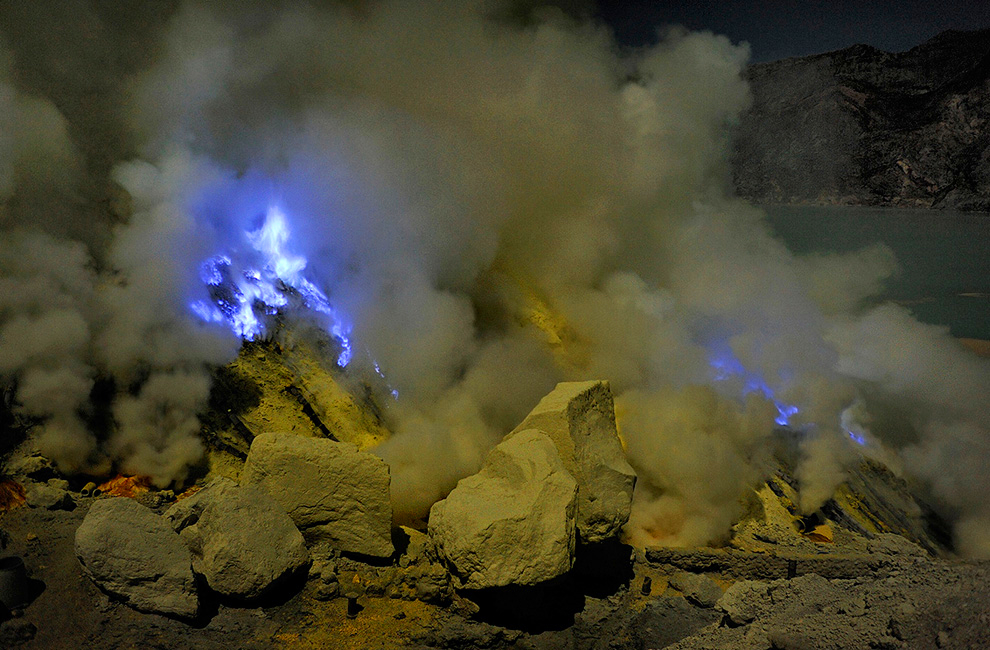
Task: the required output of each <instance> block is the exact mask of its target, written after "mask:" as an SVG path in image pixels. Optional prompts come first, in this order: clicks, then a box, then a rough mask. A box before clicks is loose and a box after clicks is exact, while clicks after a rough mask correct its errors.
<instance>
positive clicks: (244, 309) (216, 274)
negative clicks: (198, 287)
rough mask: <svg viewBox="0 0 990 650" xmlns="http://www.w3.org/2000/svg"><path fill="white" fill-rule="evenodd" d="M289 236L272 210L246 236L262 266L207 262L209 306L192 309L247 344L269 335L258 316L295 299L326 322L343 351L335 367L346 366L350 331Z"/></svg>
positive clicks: (227, 259)
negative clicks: (308, 272) (308, 271)
mask: <svg viewBox="0 0 990 650" xmlns="http://www.w3.org/2000/svg"><path fill="white" fill-rule="evenodd" d="M290 234H291V231H290V229H289V223H288V219H287V218H286V216H285V213H284V212H283V211H282V210H281V209H280V208H279V207H278V206H275V205H272V206H270V207H269V208H268V211H267V212H266V214H265V221H264V223H263V224H262V225H261V227H259V228H257V229H256V230H252V231H248V232H246V233H245V235H246V238H247V241H248V243H249V244H250V246H251V248H252V249H253V251H254V253H253V254H252V255H251V257H252V258H253V259H256V260H259V261H260V263H258V264H253V265H252V266H248V267H245V268H238V266H237V265H236V264H235V262H234V260H233V259H232V257H231V256H230V255H228V254H220V255H214V256H213V257H211V258H209V259H207V260H206V261H205V262H203V264H202V265H201V266H200V278H201V279H202V281H203V283H204V284H205V285H207V287H209V289H210V298H211V301H206V300H197V301H195V302H193V303H191V304H190V305H189V307H190V309H192V312H193V313H194V314H196V316H198V317H199V318H201V319H202V320H204V321H206V322H211V323H222V322H225V321H226V322H227V323H228V324H229V326H230V328H231V330H233V332H234V333H235V334H237V335H238V336H240V337H241V338H243V339H247V340H249V339H254V338H257V337H258V336H261V335H262V334H264V332H265V324H264V322H263V319H260V318H259V314H263V315H268V316H271V315H274V314H275V313H277V311H278V310H279V309H280V308H282V307H286V306H287V305H289V302H290V295H291V294H295V295H296V296H298V297H299V299H301V300H302V304H303V306H304V307H305V308H307V309H311V310H312V311H315V312H318V313H320V314H323V315H325V316H327V317H328V320H329V323H330V324H329V326H328V330H329V331H330V334H332V335H333V337H334V338H335V339H336V340H337V342H338V343H339V345H340V348H341V351H340V354H339V355H338V357H337V365H339V366H340V367H341V368H343V367H346V366H347V364H348V363H350V361H351V358H352V356H353V352H352V350H351V341H350V338H349V333H350V328H349V327H348V326H347V325H346V324H345V323H344V322H343V320H342V319H341V317H340V315H339V314H338V313H337V311H336V310H334V308H333V307H332V306H331V305H330V301H329V299H328V298H327V296H326V294H325V293H323V291H321V290H320V288H319V287H317V286H316V285H315V284H313V282H312V281H311V280H310V279H309V278H307V277H306V276H305V275H304V274H303V271H305V270H306V265H307V262H306V258H305V257H303V256H302V255H296V254H294V253H292V252H291V251H289V250H288V247H287V244H288V242H289V236H290Z"/></svg>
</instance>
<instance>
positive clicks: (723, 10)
mask: <svg viewBox="0 0 990 650" xmlns="http://www.w3.org/2000/svg"><path fill="white" fill-rule="evenodd" d="M597 5H598V13H599V16H600V17H601V18H603V19H604V20H605V21H606V22H608V23H609V24H611V25H612V27H613V28H614V29H615V31H616V34H617V36H618V38H619V41H620V42H622V43H624V44H627V45H643V44H646V43H648V42H652V41H653V40H655V34H656V30H657V27H658V26H662V25H664V24H669V23H676V24H681V25H684V26H686V27H688V28H690V29H708V30H711V31H714V32H717V33H720V34H725V35H726V36H728V37H729V38H731V39H732V41H733V42H736V43H738V42H740V41H748V42H749V43H750V45H751V46H752V52H753V57H752V58H753V60H754V61H772V60H775V59H781V58H785V57H789V56H803V55H806V54H818V53H821V52H829V51H832V50H837V49H841V48H844V47H848V46H850V45H855V44H857V43H866V44H868V45H872V46H874V47H877V48H880V49H882V50H887V51H893V52H899V51H903V50H908V49H910V48H912V47H913V46H915V45H917V44H919V43H921V42H923V41H925V40H927V39H929V38H931V37H932V36H934V35H936V34H938V33H939V32H942V31H945V30H947V29H980V28H984V27H990V0H941V1H935V2H920V1H918V0H903V1H900V2H891V1H887V2H876V1H872V0H816V1H809V2H796V1H773V0H769V1H767V2H758V1H748V2H746V1H742V0H707V1H706V0H696V1H694V2H691V1H676V0H671V1H666V2H665V1H663V0H624V1H623V0H597Z"/></svg>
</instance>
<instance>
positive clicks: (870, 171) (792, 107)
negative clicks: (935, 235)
mask: <svg viewBox="0 0 990 650" xmlns="http://www.w3.org/2000/svg"><path fill="white" fill-rule="evenodd" d="M747 77H748V79H749V81H750V84H751V88H752V93H753V105H752V107H751V108H750V109H749V110H748V111H747V112H746V113H744V114H743V116H742V117H741V121H740V124H739V126H738V131H737V138H736V147H735V150H734V152H733V160H732V162H733V175H734V178H735V182H736V187H737V189H738V191H739V193H740V194H741V195H742V196H744V197H746V198H748V199H750V200H752V201H754V202H757V203H764V204H781V203H783V204H824V205H829V204H835V205H878V206H898V207H916V208H955V209H962V210H977V211H990V128H988V127H990V30H980V31H971V32H965V31H948V32H944V33H942V34H939V35H938V36H936V37H934V38H932V39H930V40H928V41H926V42H925V43H923V44H921V45H919V46H917V47H915V48H913V49H911V50H909V51H907V52H899V53H891V52H884V51H881V50H878V49H876V48H873V47H870V46H868V45H854V46H852V47H850V48H847V49H844V50H839V51H836V52H829V53H826V54H819V55H814V56H808V57H802V58H792V59H784V60H782V61H774V62H771V63H760V64H754V65H751V66H750V67H749V68H748V70H747Z"/></svg>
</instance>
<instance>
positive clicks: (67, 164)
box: [0, 0, 990, 556]
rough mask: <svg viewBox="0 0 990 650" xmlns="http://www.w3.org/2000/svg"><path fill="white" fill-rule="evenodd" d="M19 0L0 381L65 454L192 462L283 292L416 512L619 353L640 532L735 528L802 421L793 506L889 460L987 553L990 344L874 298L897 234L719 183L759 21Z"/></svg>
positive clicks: (424, 6)
mask: <svg viewBox="0 0 990 650" xmlns="http://www.w3.org/2000/svg"><path fill="white" fill-rule="evenodd" d="M19 4H20V5H21V6H19V7H16V8H12V9H8V10H6V13H5V14H4V21H3V22H4V23H7V26H6V27H2V29H3V30H4V32H5V34H4V36H5V37H6V38H7V39H8V42H7V43H6V44H5V45H4V46H3V53H2V57H0V64H2V65H0V201H2V204H0V210H2V212H0V224H2V235H0V237H2V239H0V241H2V244H0V285H2V290H0V375H2V377H3V381H4V382H5V385H6V386H7V387H8V399H9V400H10V401H11V403H12V404H13V405H14V408H15V409H16V410H17V411H18V412H19V413H20V414H21V415H23V416H24V417H30V418H33V421H35V422H36V425H35V427H34V428H33V436H34V437H35V441H36V444H37V446H38V447H39V449H41V451H42V452H43V453H44V454H45V455H48V456H50V457H51V458H53V459H55V460H56V461H57V463H58V465H59V467H60V468H62V469H64V470H66V471H87V472H95V471H109V469H110V468H115V469H119V470H121V471H125V472H130V473H140V474H147V475H149V476H151V477H152V478H153V480H154V481H155V482H156V483H158V484H160V485H167V484H169V483H170V482H173V481H174V482H180V483H181V482H182V481H183V480H184V478H185V477H186V476H187V473H188V471H189V468H190V467H191V466H194V465H195V464H196V463H197V462H199V460H200V458H201V456H202V453H203V445H202V442H201V441H200V437H199V429H200V423H199V420H198V415H199V414H201V413H202V412H203V410H204V408H205V407H206V404H207V399H208V397H209V394H210V384H211V376H212V373H213V372H214V370H215V369H216V368H217V367H218V366H220V365H223V364H225V363H227V362H228V361H230V360H232V359H233V358H234V357H235V356H236V354H237V351H238V349H239V347H240V345H241V343H242V341H244V340H250V339H252V338H258V337H262V338H263V337H268V336H276V335H277V332H275V331H274V329H275V325H274V323H275V321H276V320H279V319H281V321H282V322H284V321H285V320H286V319H289V320H298V321H300V322H307V323H309V324H311V325H315V326H316V329H318V330H319V331H320V332H322V335H323V336H324V337H325V338H326V340H327V341H329V342H330V345H329V349H330V350H331V351H330V352H329V353H328V354H330V356H331V359H330V363H332V364H334V365H336V366H337V367H338V370H337V372H338V373H339V375H340V377H341V378H342V380H343V381H345V382H349V383H350V384H352V385H357V384H360V383H366V384H368V385H371V386H374V387H376V388H375V390H376V391H377V392H378V395H377V399H378V401H379V403H380V404H381V405H382V408H383V415H384V418H385V422H386V424H387V426H388V427H389V429H390V430H391V431H392V433H393V435H392V436H391V437H390V438H389V439H388V441H387V442H385V443H384V444H382V445H381V446H379V447H377V448H376V449H375V450H374V451H375V452H376V453H378V454H380V455H381V456H382V457H383V458H384V459H385V460H387V461H388V463H389V465H390V467H391V473H392V491H393V499H394V501H395V509H396V518H397V520H399V521H408V520H414V519H416V518H418V517H422V516H424V515H425V514H426V512H427V511H428V509H429V507H430V505H431V504H433V503H434V502H435V501H437V500H439V499H441V498H443V497H444V496H445V495H446V493H447V492H448V491H449V490H450V489H451V488H452V487H453V486H454V484H455V483H456V482H457V480H458V479H460V478H462V477H464V476H466V475H468V474H471V473H473V472H475V471H477V469H478V468H479V466H480V464H481V461H482V459H483V457H484V455H485V454H486V452H487V451H488V450H489V449H490V448H491V447H492V446H493V445H494V444H495V443H496V442H497V441H498V440H499V439H500V438H501V436H503V435H504V434H505V433H506V432H508V431H509V430H510V429H512V428H513V427H514V426H515V425H516V424H517V423H518V422H519V421H520V420H521V419H522V417H523V416H525V414H526V413H527V412H528V411H529V410H530V409H531V408H532V407H533V406H534V405H535V404H536V402H537V401H538V400H539V399H540V398H541V397H542V396H543V395H544V394H546V393H547V392H548V391H549V390H550V389H552V388H553V386H554V385H555V383H556V382H558V381H563V380H585V379H607V380H608V381H609V382H610V383H611V387H612V390H613V393H614V394H615V396H616V413H617V418H618V426H619V432H620V435H621V437H622V440H623V443H624V445H625V447H626V451H627V454H628V457H629V460H630V463H631V464H632V465H633V467H634V468H635V470H636V472H637V473H638V475H639V482H638V484H637V488H636V494H635V499H634V505H633V514H632V517H631V519H630V522H629V524H628V526H627V528H626V535H627V538H628V540H630V541H631V542H632V543H634V544H637V545H645V544H656V543H659V544H665V545H687V544H701V543H712V542H718V541H719V540H720V539H724V538H725V537H726V536H727V535H728V533H729V528H730V526H731V525H732V524H733V522H734V521H735V520H736V519H737V517H738V515H739V514H740V511H741V508H742V506H741V505H740V504H741V502H742V500H743V498H744V497H745V495H746V494H747V492H748V491H749V490H750V489H751V488H752V486H754V485H755V484H757V483H758V482H759V481H761V480H763V479H764V478H765V477H764V475H763V472H764V468H765V467H766V464H765V463H764V462H763V459H765V458H766V457H767V454H769V453H771V449H770V447H771V443H773V441H774V439H775V438H774V436H775V434H774V431H775V430H779V429H780V428H782V427H786V428H787V430H788V431H790V432H792V434H793V435H791V436H789V437H787V440H791V441H792V443H793V445H794V446H795V448H794V450H793V451H794V453H795V454H796V455H797V456H796V457H797V458H798V459H799V460H798V463H797V466H796V476H797V479H798V480H799V483H800V504H799V507H800V509H801V510H802V511H804V512H812V511H814V510H815V509H816V508H818V507H820V506H821V505H822V503H823V502H824V501H825V500H826V499H828V498H829V497H830V496H831V495H832V493H833V491H834V489H835V488H836V487H837V486H838V485H839V484H840V483H841V482H842V480H843V477H844V475H845V473H846V471H847V469H848V468H850V467H852V466H854V465H855V464H856V463H858V462H859V461H860V459H861V458H862V457H863V456H864V455H865V456H875V457H878V458H882V459H883V460H884V462H886V463H888V464H889V465H891V466H892V467H894V468H896V470H897V471H899V472H902V473H903V474H904V475H905V476H908V477H911V478H913V479H917V480H920V481H922V482H924V483H925V484H926V485H928V486H929V487H930V494H931V497H932V498H933V499H934V500H935V502H936V503H937V504H939V507H940V508H941V512H942V514H943V515H945V516H946V517H948V518H950V519H951V520H953V521H954V522H955V535H956V545H957V548H958V549H959V550H960V551H961V552H963V553H966V554H969V555H983V556H988V555H990V536H988V535H987V533H986V531H987V530H990V478H988V477H990V391H987V387H990V366H988V363H987V361H985V360H981V359H978V358H977V357H975V356H971V354H970V353H968V352H967V351H965V350H964V349H963V348H962V347H961V346H960V345H958V344H957V343H956V342H955V341H954V340H953V339H952V338H950V337H949V335H948V332H947V330H943V329H941V328H938V327H934V326H930V325H924V324H921V323H919V322H917V321H916V320H914V319H913V317H912V316H911V315H910V314H909V312H907V311H906V310H905V309H904V308H901V307H898V306H896V305H891V304H880V303H879V301H878V300H877V299H876V298H875V296H877V295H878V294H879V293H880V291H881V289H882V287H883V283H884V281H885V280H886V279H887V278H889V277H891V276H892V275H893V274H895V273H896V272H897V264H896V261H895V260H894V259H893V255H892V253H891V252H890V250H889V249H887V248H886V247H883V246H876V247H871V248H868V249H865V250H862V251H860V252H858V253H855V254H851V255H844V256H822V255H815V256H809V257H799V256H795V255H794V254H792V253H791V252H789V251H788V250H787V248H786V247H785V246H784V245H783V243H782V242H781V241H779V240H777V239H776V238H775V237H774V236H773V235H772V233H771V232H770V229H769V227H768V225H767V223H766V222H765V218H764V215H763V213H762V212H761V211H760V210H759V209H758V208H755V207H753V206H750V205H748V204H746V203H745V202H743V201H741V200H739V199H736V198H734V197H733V190H732V187H731V179H730V176H729V172H728V164H727V158H728V153H729V150H730V147H731V138H732V132H733V126H734V124H735V123H736V120H737V116H738V115H739V113H740V111H742V110H743V109H745V108H746V106H747V103H748V102H749V92H748V88H747V84H746V83H745V81H744V80H743V77H742V75H741V73H742V70H743V67H744V65H745V64H746V62H747V56H748V53H747V49H746V47H745V46H741V47H740V46H734V45H732V44H731V43H730V42H729V41H728V40H727V39H726V38H724V37H721V36H718V35H714V34H711V33H688V32H683V31H671V32H670V33H667V34H665V35H664V37H663V38H662V39H661V41H660V43H659V44H658V45H657V46H655V47H653V48H652V49H644V50H634V51H629V50H624V49H622V48H620V47H619V46H618V45H617V44H616V43H615V41H614V39H613V37H612V35H611V34H610V32H609V31H608V29H607V28H606V27H605V26H603V25H601V24H598V23H596V22H594V21H587V20H585V21H580V20H577V19H575V18H572V17H570V16H569V15H567V14H565V13H564V12H562V11H560V10H557V9H553V8H547V9H539V8H537V9H533V10H530V9H529V8H528V7H527V8H520V5H519V3H500V2H495V1H482V0H468V1H465V0H459V1H458V2H429V3H427V2H418V1H414V0H410V1H397V0H393V1H380V2H371V1H369V2H338V3H333V2H292V1H285V2H277V3H267V2H256V3H254V2H240V3H219V2H217V3H210V2H182V3H180V4H175V5H174V6H169V7H168V8H167V9H166V8H163V7H162V6H159V7H156V8H154V9H152V8H150V7H149V8H148V9H141V8H139V3H134V5H133V6H131V5H128V7H129V9H128V12H124V13H125V15H124V16H122V17H121V16H115V15H114V14H113V12H111V11H109V10H100V9H93V8H92V7H93V6H96V7H101V6H103V4H105V3H95V4H94V3H83V2H64V3H61V2H59V3H57V4H58V6H59V9H58V11H64V12H65V14H64V15H65V16H67V17H66V18H65V24H64V25H63V26H62V27H61V28H59V29H53V30H52V32H51V34H50V38H49V39H48V40H49V41H50V47H49V48H48V49H46V50H43V51H39V50H37V49H33V50H29V49H27V46H26V45H25V44H26V43H31V42H33V41H31V34H30V33H29V32H28V31H26V28H23V26H24V25H28V24H35V23H36V22H37V23H43V22H44V21H37V20H36V16H34V14H32V12H44V11H45V7H46V6H48V5H54V4H56V3H54V2H47V3H45V2H39V3H19ZM147 4H152V3H147ZM32 6H33V7H34V8H32ZM523 9H525V10H523ZM115 20H118V21H125V22H126V25H125V27H126V30H124V31H123V32H122V31H121V29H120V26H119V25H116V26H114V25H113V24H112V23H113V21H115ZM2 25H3V23H0V26H2ZM69 25H73V27H70V26H69ZM75 26H78V27H75ZM34 29H35V30H38V29H41V28H40V27H34ZM46 42H48V41H46ZM84 52H85V53H86V54H85V55H84V54H83V53H84ZM66 66H69V67H68V68H66ZM73 66H74V67H73ZM94 206H96V207H94ZM778 438H779V436H778Z"/></svg>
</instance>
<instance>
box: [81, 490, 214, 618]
mask: <svg viewBox="0 0 990 650" xmlns="http://www.w3.org/2000/svg"><path fill="white" fill-rule="evenodd" d="M75 550H76V556H77V557H78V558H79V561H80V562H81V563H82V565H83V569H84V570H85V571H86V573H87V574H89V576H90V578H92V579H93V581H94V582H96V584H98V585H99V586H100V587H102V588H103V589H105V590H106V591H108V592H110V593H112V594H115V595H117V596H119V597H121V598H123V599H124V601H125V602H126V603H127V604H129V605H131V606H133V607H135V608H137V609H141V610H144V611H149V612H157V613H160V614H171V615H174V616H181V617H187V618H193V617H195V616H196V614H197V613H198V611H199V598H198V596H197V594H196V582H195V578H194V577H193V571H192V565H191V561H190V556H189V550H188V549H187V548H186V546H185V544H183V542H182V540H181V539H180V538H179V535H178V534H177V533H176V532H175V531H173V530H172V529H171V528H170V527H169V525H168V523H167V522H166V521H165V520H164V519H162V518H161V517H159V516H158V515H156V514H155V513H154V512H152V511H151V510H149V509H148V508H145V507H144V506H142V505H140V504H139V503H137V502H135V501H134V500H133V499H128V498H126V497H118V498H113V499H100V500H99V501H97V502H96V503H94V504H93V506H92V507H91V508H90V510H89V513H88V514H87V515H86V518H85V519H84V520H83V522H82V524H81V525H80V526H79V529H78V530H77V531H76V539H75Z"/></svg>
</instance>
